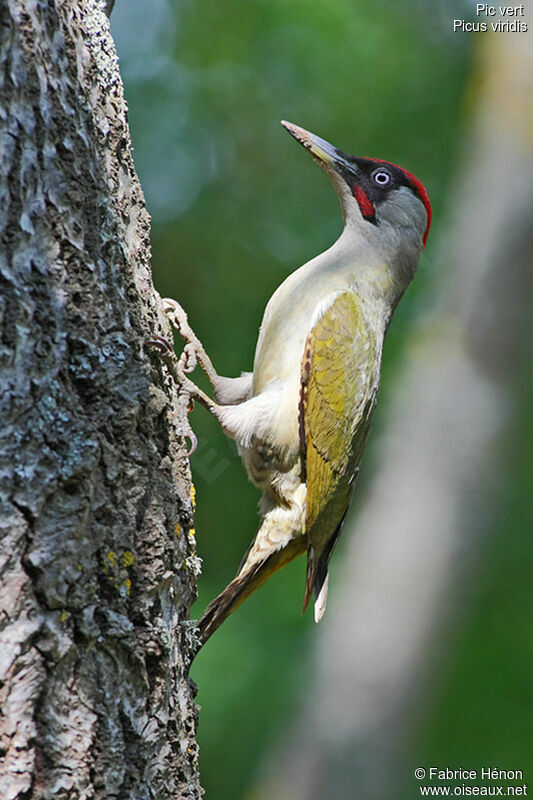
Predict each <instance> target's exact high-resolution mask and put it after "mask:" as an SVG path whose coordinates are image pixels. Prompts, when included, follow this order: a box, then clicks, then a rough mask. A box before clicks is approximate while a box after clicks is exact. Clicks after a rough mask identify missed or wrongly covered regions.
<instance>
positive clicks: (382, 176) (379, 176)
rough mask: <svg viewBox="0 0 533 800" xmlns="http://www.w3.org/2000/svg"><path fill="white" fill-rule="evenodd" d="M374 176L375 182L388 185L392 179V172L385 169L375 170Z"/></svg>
mask: <svg viewBox="0 0 533 800" xmlns="http://www.w3.org/2000/svg"><path fill="white" fill-rule="evenodd" d="M372 178H373V179H374V183H377V185H378V186H388V185H389V183H390V182H391V180H392V178H391V175H390V172H387V170H385V169H377V170H375V172H373V173H372Z"/></svg>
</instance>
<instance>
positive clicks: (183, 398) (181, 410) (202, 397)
mask: <svg viewBox="0 0 533 800" xmlns="http://www.w3.org/2000/svg"><path fill="white" fill-rule="evenodd" d="M145 344H146V345H148V346H149V347H153V348H156V349H157V350H159V352H160V353H161V357H162V360H163V363H164V364H165V366H166V368H167V369H168V371H169V373H170V374H171V375H172V377H173V379H174V380H175V381H176V383H177V385H178V386H179V392H178V410H177V417H178V420H179V423H180V427H181V429H182V431H181V432H182V435H183V437H184V438H186V439H189V441H190V443H191V448H190V450H189V452H188V455H192V453H194V451H195V450H196V448H197V446H198V439H197V438H196V434H195V433H194V431H193V429H192V428H191V425H190V424H189V420H188V412H189V411H190V410H191V401H193V400H197V401H198V402H199V403H201V405H203V406H204V408H206V409H207V410H208V411H209V412H210V413H211V414H212V415H213V416H214V417H216V418H217V419H218V411H219V406H218V405H217V404H216V403H215V402H214V401H213V400H211V398H210V397H209V396H208V395H207V394H206V393H205V392H203V391H202V390H201V389H200V388H199V387H198V386H196V384H195V383H193V382H192V381H191V379H190V378H188V377H187V375H186V373H187V372H191V371H192V370H193V369H194V367H195V366H196V358H195V356H193V357H192V358H191V352H192V351H191V349H187V348H188V347H189V344H187V345H186V346H185V348H184V350H183V352H182V354H181V356H180V357H179V358H177V356H176V354H175V352H174V348H173V347H172V345H171V343H170V342H169V341H168V340H167V339H165V338H164V337H163V336H154V338H153V339H149V340H148V341H147V342H145ZM200 346H201V345H200ZM202 349H203V348H202Z"/></svg>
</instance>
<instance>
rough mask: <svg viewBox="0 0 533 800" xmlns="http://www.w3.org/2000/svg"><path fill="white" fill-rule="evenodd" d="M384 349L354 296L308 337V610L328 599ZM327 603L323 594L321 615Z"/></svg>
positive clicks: (338, 299)
mask: <svg viewBox="0 0 533 800" xmlns="http://www.w3.org/2000/svg"><path fill="white" fill-rule="evenodd" d="M378 350H379V348H378V343H377V337H376V335H375V334H374V332H373V331H372V329H371V327H370V326H369V324H368V323H367V321H366V320H365V317H364V315H363V313H362V309H361V301H360V300H359V298H358V297H357V295H355V294H354V293H353V292H342V293H339V294H338V295H336V296H334V297H333V298H331V302H330V303H326V304H325V310H324V312H323V313H322V314H320V315H319V317H318V319H317V321H316V322H315V324H314V325H313V328H312V329H311V331H310V333H309V334H308V336H307V340H306V345H305V349H304V356H303V360H302V369H301V392H300V419H299V424H300V445H301V450H302V460H303V462H304V464H305V476H306V482H307V500H306V532H307V542H308V551H307V580H306V592H305V598H304V609H305V607H306V606H307V604H308V602H309V599H310V597H311V593H312V591H313V590H314V592H315V597H316V598H318V597H319V595H320V592H321V589H322V586H323V585H324V583H325V580H326V578H327V565H328V562H329V558H330V556H331V552H332V550H333V547H334V545H335V543H336V540H337V538H338V535H339V533H340V529H341V528H342V523H343V520H344V517H345V514H346V511H347V509H348V505H349V502H350V498H351V495H352V491H353V484H354V478H355V476H356V474H357V471H358V469H359V462H360V460H361V457H362V454H363V450H364V446H365V443H366V439H367V436H368V430H369V426H370V421H371V417H372V412H373V410H374V406H375V401H376V395H377V389H378V382H379V361H380V357H381V353H380V352H378ZM324 606H325V597H324V593H323V594H322V596H321V598H320V609H319V616H321V614H322V613H323V608H324ZM315 611H316V613H317V610H315Z"/></svg>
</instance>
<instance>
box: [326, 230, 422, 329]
mask: <svg viewBox="0 0 533 800" xmlns="http://www.w3.org/2000/svg"><path fill="white" fill-rule="evenodd" d="M383 227H385V226H383ZM383 227H381V226H379V227H377V228H374V227H373V226H371V225H370V224H369V223H368V222H365V221H364V220H357V219H356V220H353V219H351V220H347V221H346V223H345V226H344V230H343V232H342V234H341V235H340V236H339V238H338V239H337V241H336V242H335V243H334V244H333V245H332V247H330V248H329V250H327V251H326V252H325V253H323V254H322V257H323V259H324V260H323V264H324V268H325V269H326V270H328V268H331V269H333V270H338V271H339V272H340V273H341V274H342V276H343V278H344V280H345V281H346V284H347V285H348V286H349V288H351V289H352V290H353V291H355V292H356V293H357V294H358V296H360V297H362V298H363V300H367V301H368V302H371V303H372V304H373V305H377V306H380V307H382V308H383V313H384V315H385V316H386V317H387V318H388V319H390V316H391V315H392V312H393V311H394V309H395V308H396V306H397V305H398V303H399V301H400V299H401V297H402V295H403V293H404V292H405V290H406V289H407V287H408V286H409V284H410V283H411V281H412V279H413V277H414V275H415V272H416V268H417V265H418V259H419V257H420V245H419V243H418V242H417V240H416V239H415V237H413V240H412V241H411V239H410V238H409V237H405V235H403V236H400V235H399V233H398V232H396V231H394V229H389V230H386V229H385V230H384V229H383ZM319 259H320V260H321V257H320V256H319ZM328 265H329V266H328ZM388 319H387V322H388Z"/></svg>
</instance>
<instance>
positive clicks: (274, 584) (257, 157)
mask: <svg viewBox="0 0 533 800" xmlns="http://www.w3.org/2000/svg"><path fill="white" fill-rule="evenodd" d="M433 5H434V4H431V3H427V4H426V5H425V4H424V3H421V2H418V3H414V2H413V3H410V2H408V0H405V2H397V3H392V2H384V1H383V0H381V1H380V0H375V2H372V3H368V2H363V0H337V1H336V2H334V3H333V2H331V0H314V1H313V2H312V3H311V2H306V1H305V0H269V1H268V2H266V0H253V1H252V0H248V2H245V0H226V2H224V3H220V2H217V1H216V0H204V2H202V3H192V2H190V0H183V2H178V3H170V2H164V0H157V2H154V3H151V4H150V7H148V6H147V5H146V4H145V3H141V2H140V0H123V2H119V3H118V4H117V6H116V8H115V11H114V12H113V16H112V28H113V32H114V35H115V38H116V41H117V46H118V49H119V55H120V57H121V62H122V63H121V66H122V73H123V77H124V81H125V86H126V96H127V99H128V102H129V106H130V124H131V129H132V136H133V142H134V145H135V153H134V155H135V159H136V164H137V169H138V172H139V174H140V178H141V182H142V184H143V187H144V189H145V193H146V197H147V203H148V207H149V210H150V211H151V212H152V214H153V239H152V241H153V269H154V279H155V283H156V286H157V288H158V290H159V291H160V292H161V294H162V295H163V296H165V295H169V296H174V297H177V298H178V299H179V300H180V302H181V303H182V304H183V305H184V307H185V308H186V309H187V310H188V312H189V317H190V320H191V324H192V326H193V328H194V329H195V330H196V332H197V333H198V335H199V336H200V338H201V339H202V340H203V343H204V345H205V346H206V349H207V350H208V352H209V353H210V354H211V357H212V359H213V361H214V364H215V366H216V367H217V369H218V370H219V371H220V372H221V373H222V374H227V375H237V374H239V373H240V371H241V370H245V369H250V368H251V366H252V360H253V353H254V346H255V340H256V336H257V330H258V326H259V323H260V320H261V315H262V311H263V309H264V306H265V303H266V301H267V300H268V298H269V297H270V295H271V294H272V292H273V290H274V289H275V288H276V287H277V286H278V285H279V283H280V282H281V281H282V280H283V279H284V277H285V276H286V275H287V274H288V273H289V272H290V271H292V270H293V269H294V268H296V267H298V266H299V265H300V264H302V263H304V262H305V261H306V260H307V259H309V258H310V257H312V256H314V255H316V254H317V253H318V252H320V251H321V250H324V249H325V248H326V247H327V246H328V245H329V244H330V243H331V242H332V241H333V240H334V238H336V236H337V235H338V233H339V232H340V229H341V218H340V214H339V211H338V206H337V200H336V198H335V194H334V192H333V190H332V189H331V187H330V186H329V185H328V182H327V179H326V177H325V176H324V174H323V173H322V172H321V170H319V169H317V168H316V166H315V165H314V164H313V162H312V161H311V159H309V157H308V156H307V155H306V154H305V152H304V151H303V150H302V149H301V148H299V147H298V146H297V144H296V143H295V142H294V141H293V140H292V139H291V138H290V137H289V136H288V135H287V133H286V132H285V131H283V129H282V128H281V127H280V126H279V120H280V119H282V118H286V119H289V120H290V121H293V122H295V123H297V124H299V125H302V126H304V127H306V128H308V129H309V130H311V131H313V132H315V133H317V134H319V135H321V136H323V137H325V138H326V139H328V140H329V141H332V142H333V143H334V144H335V145H337V146H339V147H340V148H342V149H344V150H345V151H347V152H350V153H353V154H354V155H369V156H376V157H383V158H386V159H388V160H391V161H395V162H397V163H399V164H402V165H404V166H406V167H407V168H409V169H410V170H412V171H413V172H414V173H415V174H416V175H418V176H419V177H420V178H421V179H422V180H423V181H424V183H425V184H426V186H427V187H428V189H429V192H430V195H431V198H432V203H433V207H434V220H435V221H434V226H433V231H432V235H431V236H430V239H429V246H428V248H427V250H426V254H425V255H424V257H423V260H422V264H421V268H420V271H419V275H418V276H417V279H416V281H415V283H414V285H413V286H412V288H411V289H410V290H409V292H408V293H407V296H406V298H405V299H404V301H403V302H402V304H401V305H400V308H399V310H398V312H397V315H396V318H395V320H394V323H393V325H392V328H391V331H390V334H389V337H388V341H387V345H386V348H385V363H384V381H383V387H382V400H381V406H380V408H379V409H378V414H377V419H376V422H375V425H374V437H375V436H376V433H378V432H379V426H380V422H381V418H382V413H383V406H384V404H386V403H387V401H388V397H389V395H390V394H392V393H393V387H392V386H391V385H390V384H391V383H392V379H391V376H393V374H394V362H395V360H396V359H397V356H398V353H399V351H400V349H401V348H402V346H403V344H404V339H405V334H406V332H407V330H408V327H409V326H410V325H411V324H412V320H413V318H414V317H416V316H417V314H418V313H419V311H420V309H421V308H423V307H424V306H425V305H427V304H428V303H430V302H431V290H432V281H433V278H434V275H433V273H432V267H431V263H432V252H433V251H434V247H435V242H436V240H437V239H438V235H439V227H440V219H441V213H440V212H441V211H442V209H443V207H444V202H445V200H446V195H447V190H448V188H449V183H450V179H451V177H453V170H454V159H455V157H456V153H457V148H458V144H459V143H460V141H461V136H462V119H463V108H462V98H463V96H464V88H465V82H466V79H467V76H468V68H469V59H470V51H469V49H468V48H469V46H470V45H471V44H472V39H471V38H469V37H465V36H456V37H454V36H451V35H450V32H449V27H450V25H449V22H450V19H451V18H452V11H451V10H450V11H449V15H448V16H446V14H444V15H443V9H442V8H441V9H440V16H438V17H436V16H435V14H436V13H437V12H436V11H435V10H434V8H433ZM443 5H446V4H443ZM449 7H450V8H451V6H449ZM198 380H199V382H201V380H202V379H201V378H200V377H199V378H198ZM191 419H192V422H193V425H194V427H195V430H196V431H197V434H198V437H199V440H200V447H199V448H198V452H197V453H196V454H195V456H194V457H193V459H192V468H193V474H194V479H195V483H196V488H197V498H198V511H197V525H196V528H197V536H198V549H199V554H200V555H201V556H202V558H203V559H204V571H203V575H202V577H201V579H200V598H199V601H198V603H197V606H196V608H195V609H194V611H195V612H196V614H197V615H198V616H200V614H201V612H202V610H203V608H204V607H205V605H206V604H207V602H208V601H209V600H210V599H212V598H213V597H214V596H215V595H216V594H217V593H218V592H219V591H220V590H221V589H222V588H223V587H224V586H225V585H226V583H227V582H228V581H229V580H230V579H231V578H232V577H233V574H234V572H235V570H236V568H237V565H238V563H239V561H240V558H241V556H242V554H243V552H244V550H245V549H246V547H247V545H248V543H249V541H250V540H251V538H252V536H253V535H254V533H255V530H256V524H257V514H256V502H257V499H258V496H257V492H256V490H255V489H254V488H253V487H252V486H251V485H250V484H249V483H248V482H247V480H246V476H245V473H244V469H243V468H242V466H241V465H240V461H239V459H238V457H237V456H236V454H235V451H234V447H233V445H232V443H231V442H229V441H228V440H227V439H226V438H225V437H224V436H223V435H222V433H221V432H220V430H219V429H218V426H217V425H216V424H215V422H214V421H213V420H212V419H210V418H209V416H208V415H207V414H206V413H205V412H204V411H203V410H201V409H200V410H199V411H195V412H194V414H193V416H192V418H191ZM372 438H373V437H372V436H371V441H370V445H369V453H368V455H367V457H366V460H365V464H364V468H363V474H362V476H361V482H360V486H359V491H358V494H359V496H360V495H361V494H362V493H364V492H365V490H366V486H367V485H368V481H369V480H370V479H371V473H372ZM518 440H519V441H518ZM517 441H518V444H519V445H520V446H522V444H521V442H522V441H523V440H522V438H521V434H520V433H517ZM510 446H511V445H510ZM527 457H528V458H529V463H531V454H528V455H527ZM525 463H526V455H525V454H523V464H524V465H525ZM523 474H524V475H525V474H526V472H525V471H524V472H523ZM507 489H508V492H509V493H510V496H511V499H512V498H514V500H516V502H514V500H513V508H515V509H516V510H517V512H516V513H517V514H519V513H520V500H519V497H518V495H520V493H521V492H524V489H523V487H521V485H520V481H517V482H510V484H509V486H508V487H507ZM515 495H516V497H515ZM520 496H523V495H520ZM354 506H355V508H354V509H353V511H354V512H355V513H357V500H356V502H355V504H354ZM495 527H497V529H498V534H497V535H495V537H494V544H493V551H492V552H490V553H488V554H487V556H486V563H485V564H484V566H483V568H480V576H479V587H480V588H479V593H480V594H479V597H478V598H477V601H476V603H475V604H474V609H475V610H474V612H473V616H472V618H471V619H469V620H467V621H466V622H465V628H464V631H463V632H462V633H461V634H460V638H461V637H464V639H465V642H464V643H462V642H459V646H458V647H457V649H456V650H454V654H455V655H454V656H453V663H452V661H450V663H449V664H448V665H443V672H442V675H441V676H440V677H439V680H437V681H436V683H437V684H438V687H439V691H438V698H437V699H436V700H435V704H434V706H433V707H432V709H431V719H430V720H429V719H428V720H427V721H426V723H425V725H424V728H423V733H422V734H421V736H420V743H419V746H418V750H417V752H418V754H419V755H420V758H419V759H417V761H418V760H420V763H424V756H425V755H427V758H428V761H431V762H432V763H439V764H443V765H446V764H449V765H451V766H453V765H456V766H459V765H464V766H467V767H468V768H475V766H476V764H475V763H473V762H470V761H468V758H469V756H470V755H471V756H472V759H473V760H474V761H476V760H478V761H479V763H480V764H484V763H485V762H487V760H488V761H489V762H490V764H495V765H496V764H497V763H501V764H503V763H504V761H505V765H506V767H507V768H520V767H521V765H522V766H524V765H523V763H522V762H521V761H520V758H521V757H522V755H523V756H524V758H525V757H526V753H525V749H526V742H527V741H528V739H527V737H528V735H529V737H530V739H529V744H531V733H532V731H531V719H530V714H529V712H528V709H526V706H525V705H524V704H523V703H521V702H520V700H519V699H518V698H519V697H522V698H523V697H526V696H527V695H528V694H531V690H530V689H528V688H527V686H529V679H528V684H527V686H525V685H524V683H523V682H524V680H525V677H524V676H525V674H526V673H525V671H524V670H523V669H522V671H520V665H519V664H517V663H516V660H517V658H520V657H524V658H525V650H524V649H522V650H518V651H517V650H516V649H515V647H514V646H515V645H516V644H517V641H518V640H519V639H520V635H519V631H518V628H517V629H516V630H515V629H514V628H513V625H512V624H511V625H507V624H506V622H505V621H506V620H508V619H511V620H512V619H516V620H519V619H520V620H522V619H523V616H521V615H523V613H524V609H523V608H521V600H520V598H521V597H522V589H521V582H523V581H524V580H525V573H524V571H523V567H522V565H521V561H520V558H521V556H520V553H521V551H522V549H523V548H527V547H529V552H531V545H530V544H528V542H529V541H530V538H531V537H530V530H529V531H526V526H525V524H524V523H523V521H522V522H521V523H520V524H518V522H517V520H515V519H513V518H510V517H508V518H506V519H502V520H498V521H496V522H495ZM507 537H514V539H513V541H514V542H515V544H514V549H513V550H512V551H509V549H508V547H507V544H506V540H507ZM526 539H527V541H526ZM341 558H342V543H341V546H340V547H339V550H338V552H337V553H336V556H335V559H334V563H333V580H332V584H333V591H334V589H335V574H334V573H335V560H336V559H341ZM502 576H504V577H503V578H502ZM303 580H304V564H303V560H301V561H300V562H299V563H294V564H292V565H290V566H289V567H287V568H286V569H285V570H283V571H282V572H281V573H279V574H277V575H276V576H274V577H273V578H272V579H271V580H270V581H269V582H268V583H267V584H266V585H265V586H264V587H263V588H262V589H261V590H260V591H259V592H258V593H257V594H256V595H255V596H253V597H252V598H250V599H249V600H248V601H247V602H246V603H245V604H244V606H243V607H242V608H241V609H239V611H238V612H237V614H236V615H234V616H233V617H231V618H230V619H229V620H228V621H227V622H226V623H225V624H224V626H223V627H222V628H221V630H220V631H219V632H217V634H216V635H215V636H214V638H213V639H212V640H211V641H210V642H209V645H208V646H207V647H206V648H205V649H204V650H203V651H202V652H201V654H200V655H199V657H198V659H197V661H196V662H195V664H194V666H193V670H192V677H193V678H194V679H195V680H196V681H197V683H198V685H199V695H198V700H199V702H200V704H201V705H202V707H203V708H202V713H201V716H200V728H199V742H200V746H201V770H202V780H203V783H204V786H205V788H206V792H207V794H206V796H207V798H213V799H214V798H216V800H229V798H231V799H232V800H237V798H242V797H245V796H246V794H247V791H248V788H249V787H250V786H251V784H252V782H253V779H254V775H256V773H257V770H258V768H259V767H258V765H259V761H260V755H261V754H263V753H264V752H265V751H267V749H268V744H269V742H272V741H273V740H274V739H276V738H278V737H280V736H281V735H282V732H283V730H284V729H285V728H289V726H290V724H291V718H292V713H293V711H294V710H295V709H296V708H297V706H298V700H299V698H301V697H302V696H303V695H304V694H305V692H306V685H307V675H308V673H309V672H310V670H311V665H310V664H309V661H310V658H309V649H308V645H309V641H310V638H311V636H312V634H313V633H314V631H313V628H312V624H311V621H310V617H309V616H307V617H306V618H302V617H301V615H300V613H299V609H300V607H301V601H302V593H303ZM502 581H503V582H502ZM528 613H531V608H530V609H529V610H528ZM518 625H519V622H518V621H517V626H518ZM502 626H503V627H504V628H506V631H507V639H506V640H505V641H502V640H501V639H500V638H498V636H499V632H500V631H501V628H502ZM466 640H468V641H466ZM528 646H529V648H530V647H531V643H528ZM524 647H525V644H524ZM529 652H531V650H529ZM512 653H514V655H511V654H512ZM518 676H520V677H518ZM516 681H519V682H518V683H516ZM520 681H522V683H520ZM513 693H514V694H515V695H516V697H514V698H513V697H511V694H513ZM489 695H490V707H489ZM498 698H499V699H498ZM482 708H485V711H486V716H484V717H483V715H480V713H479V710H480V709H482ZM513 709H514V710H513ZM520 709H522V712H521V711H520ZM521 713H522V717H521V716H520V714H521ZM513 714H514V716H512V715H513ZM502 726H503V730H504V731H505V732H506V738H505V740H504V741H503V743H502V737H501V736H500V732H501V730H502ZM506 726H507V727H506ZM520 727H522V728H523V734H520V732H516V729H517V728H520ZM513 730H514V731H515V732H516V735H515V736H514V738H513V735H512V731H513ZM521 748H522V751H523V752H521ZM406 796H411V794H410V792H409V790H407V791H406Z"/></svg>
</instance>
